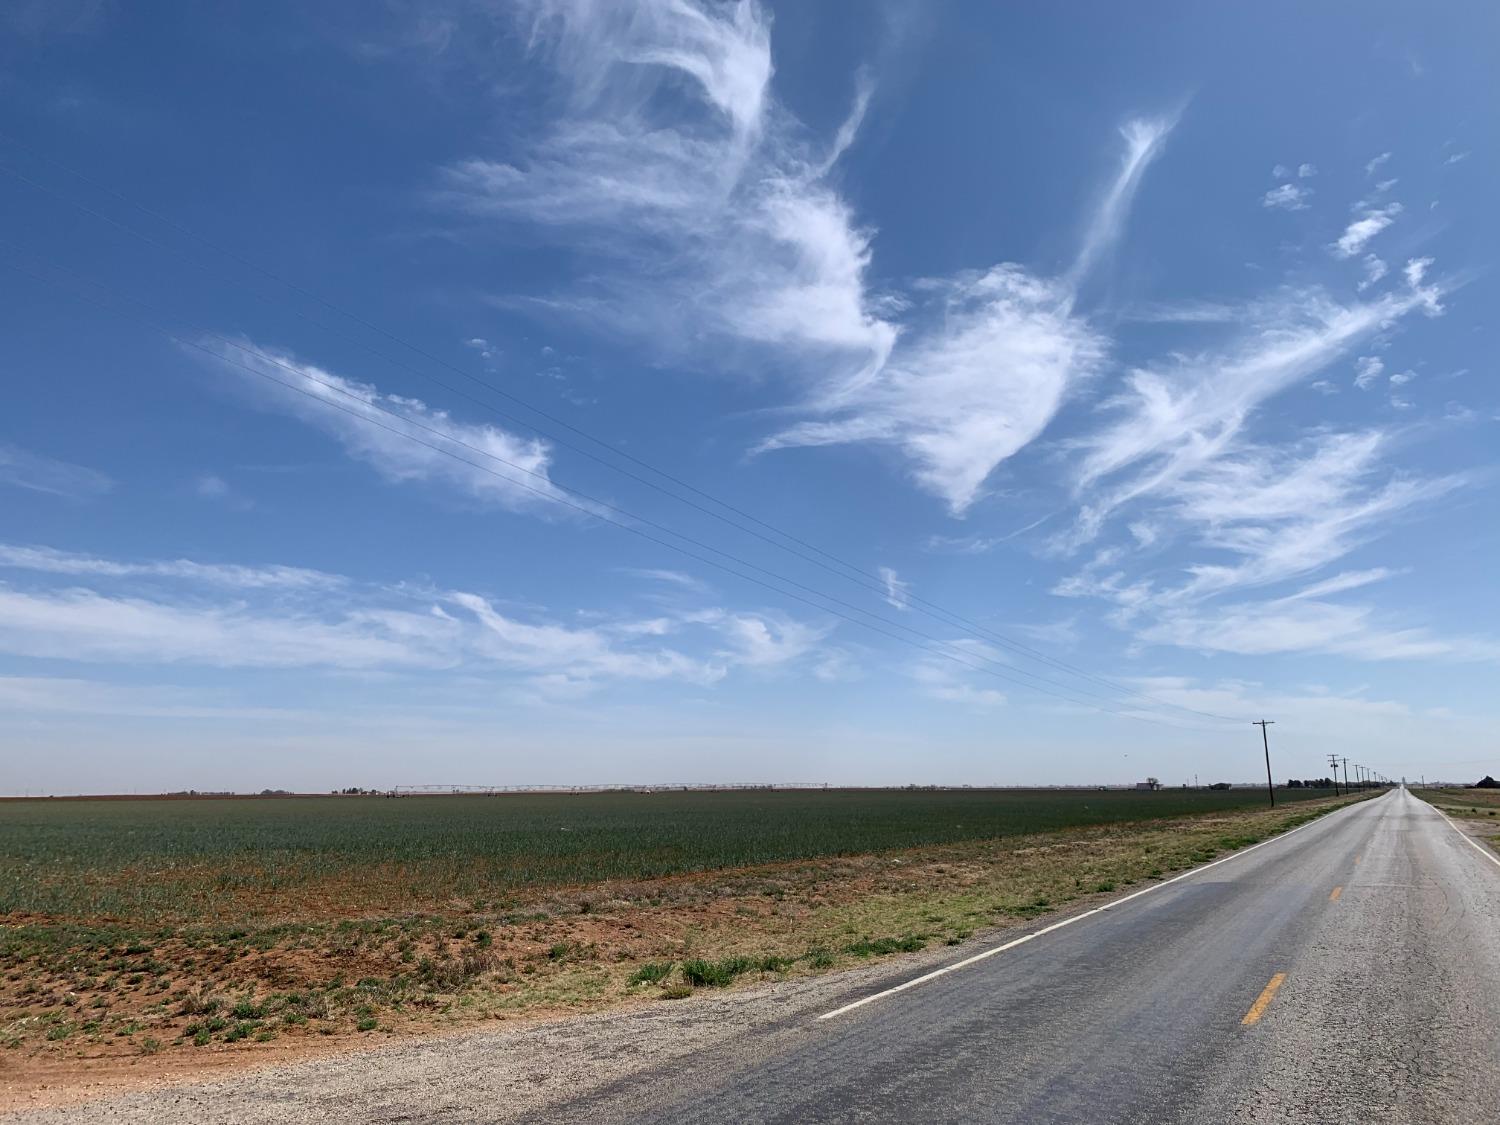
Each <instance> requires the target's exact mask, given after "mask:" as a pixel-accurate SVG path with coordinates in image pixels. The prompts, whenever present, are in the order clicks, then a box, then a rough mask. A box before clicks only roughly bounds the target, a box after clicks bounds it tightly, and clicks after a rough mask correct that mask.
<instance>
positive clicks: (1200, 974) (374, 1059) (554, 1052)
mask: <svg viewBox="0 0 1500 1125" xmlns="http://www.w3.org/2000/svg"><path fill="white" fill-rule="evenodd" d="M1028 932H1029V933H1030V934H1032V935H1034V936H1032V937H1031V938H1029V939H1028V940H1023V941H1021V942H1020V943H1016V941H1015V938H1016V936H1017V935H1016V934H1015V933H1014V932H1011V933H1007V934H1003V935H999V936H998V937H997V938H996V939H995V942H994V943H993V944H992V945H991V946H989V947H979V948H978V949H977V950H976V949H975V948H973V947H966V948H965V949H963V950H960V951H950V956H949V957H948V958H947V960H946V961H943V960H930V961H929V962H928V963H926V964H924V965H923V966H921V967H919V968H917V969H912V968H910V967H909V966H906V967H901V966H898V967H895V969H894V970H893V971H887V972H884V973H869V972H866V973H855V974H844V975H843V976H842V977H833V978H824V979H823V980H820V981H816V982H795V981H794V982H786V983H784V984H779V985H776V986H773V987H774V993H773V994H774V996H775V998H776V999H775V1001H774V1003H771V1004H770V1005H769V1007H768V1004H767V1002H766V1001H765V1000H760V1001H756V1000H754V999H753V998H747V999H742V1000H739V1001H735V1000H731V999H730V998H729V997H724V998H722V999H717V998H716V1000H715V1001H711V1002H709V1003H705V1004H696V1003H695V1004H683V1005H677V1006H667V1005H655V1006H653V1007H652V1008H651V1009H647V1010H643V1011H638V1012H627V1013H623V1014H619V1015H614V1016H611V1017H609V1018H605V1019H593V1020H589V1021H577V1022H576V1023H575V1024H574V1026H573V1029H572V1030H571V1031H567V1030H563V1031H559V1030H558V1028H560V1027H566V1025H554V1027H553V1029H552V1030H550V1031H548V1032H547V1033H546V1036H547V1038H546V1040H545V1043H544V1044H542V1045H541V1046H539V1045H538V1043H537V1042H535V1041H534V1040H535V1039H536V1034H535V1033H531V1032H521V1033H510V1034H509V1035H507V1034H504V1033H488V1034H486V1035H483V1036H474V1037H468V1038H454V1039H449V1040H447V1041H441V1042H439V1043H437V1044H428V1045H423V1046H417V1047H412V1046H405V1047H398V1048H393V1049H391V1050H389V1051H381V1052H372V1053H369V1054H366V1055H361V1056H355V1057H350V1058H344V1059H338V1060H321V1061H319V1062H316V1063H305V1064H301V1065H300V1066H295V1067H286V1068H281V1069H278V1070H276V1071H274V1072H269V1073H267V1072H262V1074H261V1075H259V1076H256V1075H247V1076H242V1078H241V1079H240V1080H239V1081H229V1082H220V1083H214V1084H202V1085H199V1086H195V1087H192V1088H190V1089H189V1090H187V1091H182V1090H178V1091H160V1092H153V1093H147V1094H136V1095H131V1096H129V1097H126V1098H120V1099H116V1100H114V1101H112V1102H104V1103H94V1104H92V1105H86V1106H80V1107H77V1108H75V1109H72V1110H65V1111H53V1112H49V1113H46V1114H38V1115H36V1120H38V1121H42V1120H46V1121H54V1120H55V1121H69V1122H72V1121H84V1120H88V1121H111V1120H114V1121H145V1120H163V1121H166V1120H202V1121H225V1122H260V1121H273V1120H274V1121H333V1120H345V1121H353V1120H359V1121H388V1122H395V1121H401V1122H410V1123H435V1122H444V1123H450V1122H500V1121H521V1120H524V1121H527V1122H535V1123H550V1122H583V1121H587V1122H591V1123H598V1125H614V1123H626V1122H631V1123H635V1122H653V1123H657V1122H660V1123H684V1125H685V1123H688V1122H692V1123H704V1125H712V1123H723V1125H731V1123H733V1125H744V1123H749V1122H784V1123H788V1125H791V1123H798V1125H804V1123H819V1122H935V1121H945V1122H946V1121H973V1122H1026V1123H1028V1125H1034V1123H1046V1122H1070V1123H1071V1122H1084V1123H1095V1122H1142V1123H1145V1122H1150V1123H1163V1122H1184V1123H1186V1122H1216V1123H1217V1122H1277V1123H1280V1122H1308V1123H1312V1122H1317V1123H1319V1125H1327V1123H1337V1122H1351V1123H1352V1122H1360V1123H1370V1122H1411V1123H1423V1125H1433V1123H1448V1122H1452V1123H1468V1122H1473V1123H1476V1125H1478V1123H1484V1125H1493V1123H1494V1122H1496V1121H1500V861H1497V860H1496V859H1495V858H1494V856H1493V854H1492V853H1490V852H1489V851H1488V849H1485V848H1483V847H1481V846H1479V845H1476V844H1475V843H1474V842H1473V841H1472V840H1471V839H1469V838H1468V837H1467V836H1466V835H1465V834H1464V833H1462V832H1461V831H1460V830H1459V829H1458V828H1456V827H1455V826H1454V825H1453V824H1451V823H1449V822H1448V821H1446V820H1445V819H1444V818H1443V817H1442V816H1441V815H1440V814H1439V813H1438V812H1437V811H1436V810H1434V809H1433V808H1432V807H1431V806H1430V805H1428V804H1426V803H1425V802H1422V801H1420V800H1418V799H1417V798H1415V797H1413V796H1412V795H1411V794H1410V793H1408V792H1407V791H1405V790H1404V789H1403V790H1396V791H1393V792H1391V793H1389V794H1386V795H1385V796H1382V797H1380V798H1377V799H1374V800H1371V801H1366V802H1363V803H1361V804H1358V805H1355V806H1352V807H1350V808H1347V809H1343V810H1340V811H1339V812H1336V813H1333V814H1331V815H1329V816H1327V817H1324V818H1322V819H1320V820H1317V821H1315V822H1313V823H1311V824H1309V825H1307V826H1305V827H1303V828H1301V829H1299V830H1297V831H1295V832H1293V833H1289V834H1287V835H1285V836H1280V837H1277V838H1274V839H1273V840H1270V841H1268V842H1266V843H1264V844H1261V845H1258V846H1257V847H1255V848H1251V849H1247V850H1246V851H1244V852H1240V853H1236V854H1234V855H1232V856H1230V857H1228V858H1226V859H1224V860H1221V861H1219V862H1217V863H1215V864H1211V865H1209V866H1207V867H1205V868H1201V869H1199V870H1197V871H1195V872H1193V873H1190V874H1188V875H1186V876H1183V877H1180V878H1178V879H1175V880H1172V881H1170V882H1169V883H1166V884H1158V885H1154V886H1153V887H1151V888H1150V889H1149V890H1147V891H1145V892H1142V893H1138V894H1136V895H1133V896H1131V897H1130V898H1128V899H1127V900H1121V901H1117V902H1116V903H1114V904H1112V905H1110V906H1109V907H1108V908H1106V909H1103V910H1095V911H1091V912H1088V913H1085V914H1081V915H1075V916H1073V918H1072V919H1071V920H1069V919H1063V920H1062V921H1061V922H1060V923H1059V922H1057V921H1052V922H1048V923H1045V924H1043V923H1039V924H1038V925H1037V926H1036V927H1033V928H1032V929H1031V930H1030V931H1028ZM976 952H977V954H978V955H977V956H976ZM935 969H947V970H949V971H944V972H941V973H937V974H936V975H932V974H933V971H934V970H935ZM764 991H767V992H768V993H770V992H771V990H764ZM712 1003H717V1004H719V1005H720V1008H719V1009H718V1011H719V1013H720V1014H719V1016H717V1017H714V1018H713V1019H710V1017H709V1015H706V1014H700V1015H699V1016H697V1017H693V1016H689V1015H682V1014H680V1013H686V1012H688V1011H689V1010H690V1009H694V1008H699V1009H701V1010H702V1012H703V1013H710V1012H711V1011H713V1009H711V1008H710V1004H712ZM736 1005H738V1006H736ZM757 1005H758V1006H757ZM664 1008H665V1009H668V1011H667V1012H666V1013H665V1014H664V1013H663V1011H662V1009H664ZM724 1013H727V1015H726V1014H724ZM695 1018H696V1019H699V1020H701V1021H706V1022H703V1023H702V1027H703V1029H704V1030H703V1035H704V1040H703V1041H702V1042H701V1043H700V1044H699V1045H697V1046H696V1047H693V1046H692V1044H690V1043H688V1042H687V1039H690V1038H691V1036H692V1034H693V1029H694V1026H695V1025H694V1023H693V1020H694V1019H695ZM671 1021H676V1022H675V1023H674V1022H671ZM528 1035H531V1036H532V1040H528V1039H527V1038H526V1036H528ZM664 1035H665V1036H666V1037H668V1038H673V1039H676V1040H678V1042H676V1043H673V1044H669V1045H668V1046H667V1047H662V1048H655V1049H653V1048H651V1047H650V1046H649V1044H650V1043H651V1042H653V1041H654V1040H660V1039H662V1038H663V1036H664ZM637 1055H638V1056H640V1057H639V1058H637V1057H636V1056H637ZM570 1056H571V1057H570ZM606 1057H607V1058H608V1060H609V1065H607V1066H606V1065H602V1064H600V1062H599V1060H600V1059H601V1058H606ZM518 1060H519V1061H518ZM575 1060H576V1066H575ZM528 1068H530V1070H531V1073H530V1075H529V1078H530V1080H531V1082H532V1084H533V1085H535V1086H536V1087H538V1088H541V1089H542V1090H543V1094H541V1095H537V1094H535V1093H534V1092H528V1090H527V1089H526V1079H527V1078H528V1075H527V1074H526V1073H525V1072H526V1071H527V1069H528ZM538 1068H542V1070H543V1071H545V1072H539V1070H538ZM554 1071H558V1072H561V1079H560V1080H559V1075H558V1074H556V1073H553V1072H554Z"/></svg>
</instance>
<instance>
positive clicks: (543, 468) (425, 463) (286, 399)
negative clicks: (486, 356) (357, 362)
mask: <svg viewBox="0 0 1500 1125" xmlns="http://www.w3.org/2000/svg"><path fill="white" fill-rule="evenodd" d="M200 346H201V348H202V349H203V350H204V351H206V352H209V353H211V355H212V356H213V357H216V358H217V359H219V360H221V361H222V363H221V364H219V365H215V367H214V370H216V371H218V372H220V373H221V374H222V375H223V376H224V377H225V378H228V379H232V380H234V383H235V385H237V386H239V387H241V388H242V389H244V390H245V391H246V392H248V393H250V394H251V395H252V399H253V401H254V402H256V403H257V404H258V405H260V406H262V407H263V408H266V407H268V408H271V409H275V410H279V411H282V412H284V413H287V414H290V415H291V416H293V417H295V418H298V419H300V420H302V421H303V422H306V423H308V424H309V425H312V426H315V427H317V428H318V429H320V430H322V431H323V432H325V433H327V434H328V435H330V436H331V437H333V438H334V439H335V440H336V441H337V442H338V443H339V444H340V445H341V446H342V447H343V449H344V451H345V452H346V453H347V454H348V455H349V456H351V457H353V458H355V459H356V460H358V461H363V462H364V463H366V464H368V465H370V466H371V467H372V468H374V469H375V470H376V471H377V472H379V473H380V474H381V475H382V476H383V477H385V478H386V479H387V480H390V481H393V482H398V483H401V482H408V481H427V482H433V483H437V484H442V485H447V486H449V487H454V488H457V489H458V490H460V491H461V492H462V493H464V494H465V495H467V496H469V497H471V498H473V499H475V500H479V501H484V502H488V503H494V504H498V505H500V506H501V507H505V508H509V509H512V510H518V511H519V510H529V511H544V512H545V511H549V510H550V511H561V509H559V508H555V507H553V506H552V505H551V503H550V502H551V501H555V500H559V499H561V498H562V497H563V495H564V494H563V492H562V491H561V490H559V489H558V488H557V487H556V486H555V485H554V484H553V483H552V481H551V478H550V476H549V475H548V474H549V472H550V470H551V465H552V447H551V445H550V443H548V442H546V441H543V440H541V439H539V438H523V437H520V436H518V435H516V434H513V433H510V432H509V431H507V430H502V429H500V428H499V427H498V426H491V425H487V424H484V423H472V422H461V421H459V420H458V419H456V418H454V417H453V416H452V415H451V414H449V413H448V412H447V411H445V410H440V409H437V408H436V407H432V406H429V405H427V404H426V403H425V402H423V401H421V400H420V399H415V398H408V397H405V396H403V395H397V394H390V393H387V392H384V391H381V390H380V389H379V388H378V387H375V386H374V385H372V384H370V383H363V382H359V381H357V380H353V379H346V378H344V377H343V376H341V375H336V374H334V373H333V372H331V371H325V370H323V369H322V368H320V367H317V366H316V365H314V364H311V363H306V362H304V361H302V360H300V359H298V358H297V357H296V356H293V355H291V354H290V353H287V352H283V351H280V350H278V349H275V348H269V347H261V346H259V345H254V344H251V343H249V342H246V343H244V344H243V345H231V344H228V343H225V342H223V341H222V340H220V339H218V338H206V339H205V340H204V341H203V342H202V343H201V345H200ZM257 376H258V377H257ZM570 503H576V504H579V505H580V506H583V507H586V506H587V505H586V503H584V502H582V501H570Z"/></svg>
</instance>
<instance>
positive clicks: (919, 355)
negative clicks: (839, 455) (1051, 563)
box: [760, 119, 1173, 515]
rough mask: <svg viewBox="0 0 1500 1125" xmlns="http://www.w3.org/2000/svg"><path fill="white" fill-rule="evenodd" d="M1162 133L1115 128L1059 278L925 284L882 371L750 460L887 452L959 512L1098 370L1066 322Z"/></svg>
mask: <svg viewBox="0 0 1500 1125" xmlns="http://www.w3.org/2000/svg"><path fill="white" fill-rule="evenodd" d="M1172 124H1173V123H1172V121H1171V120H1169V119H1151V120H1146V119H1141V120H1133V121H1130V122H1127V123H1126V125H1125V126H1124V128H1123V129H1122V131H1121V132H1122V136H1123V139H1124V141H1125V151H1124V154H1123V156H1122V158H1121V163H1120V166H1119V168H1118V170H1117V172H1116V174H1115V177H1114V179H1113V180H1112V182H1111V183H1110V185H1109V187H1108V189H1107V190H1106V191H1105V193H1104V196H1103V198H1102V200H1101V202H1100V204H1099V207H1098V209H1097V211H1096V212H1095V214H1094V216H1093V218H1092V219H1091V221H1090V222H1089V223H1088V225H1087V228H1086V231H1085V234H1084V238H1083V243H1082V245H1081V247H1080V249H1079V252H1078V255H1077V258H1076V259H1075V261H1074V263H1073V265H1072V266H1071V267H1070V269H1069V270H1068V271H1066V273H1065V274H1064V275H1063V276H1062V277H1061V278H1058V279H1049V278H1045V277H1040V276H1037V275H1036V274H1034V273H1032V272H1031V271H1029V270H1027V269H1025V268H1024V267H1022V266H1020V265H1017V264H1015V263H1006V264H1002V265H997V266H995V267H993V268H992V269H990V270H988V271H985V272H982V273H971V274H965V275H961V276H958V277H955V278H951V279H946V280H942V281H929V282H927V283H926V285H925V286H924V290H925V293H926V295H928V297H929V300H928V301H926V302H923V303H922V304H920V305H919V306H918V308H917V311H918V312H919V313H920V314H922V316H919V317H915V318H911V319H912V320H914V321H915V323H912V324H911V325H910V328H909V331H908V332H907V333H906V334H905V335H903V337H902V338H901V340H900V341H899V342H898V343H897V346H896V348H895V349H894V351H893V353H892V355H891V357H890V359H889V361H888V362H887V363H886V364H885V365H884V367H883V368H882V369H880V370H879V371H877V372H875V373H874V374H873V376H871V377H870V378H868V379H866V380H864V381H862V382H860V383H859V384H857V385H856V386H854V387H853V388H851V389H848V390H844V391H841V392H840V393H837V394H833V395H827V396H825V397H824V398H822V399H821V400H818V401H815V402H814V403H813V404H812V405H813V406H814V407H815V408H816V409H817V410H818V411H819V412H820V413H823V414H826V415H828V416H829V417H828V418H827V419H826V420H815V421H806V422H801V423H798V424H796V425H794V426H791V427H789V428H788V429H786V430H783V431H782V432H781V433H779V434H776V435H775V436H773V437H771V438H770V439H768V440H767V441H766V442H764V443H763V444H762V445H761V447H760V448H761V449H763V450H764V449H784V448H787V447H791V446H811V445H832V444H843V443H850V442H877V443H883V444H889V445H894V446H896V447H898V448H900V449H901V450H902V451H903V452H904V453H905V455H906V456H907V458H908V459H909V460H910V461H911V462H912V465H913V469H912V472H913V476H914V477H915V479H916V480H917V482H918V483H919V484H920V485H922V486H923V487H924V488H925V489H926V490H927V491H929V492H931V493H933V494H935V495H937V496H939V497H940V498H942V499H943V500H944V501H945V502H946V504H947V506H948V508H949V511H950V512H952V513H953V514H954V515H962V514H963V513H964V512H966V511H967V510H968V509H969V508H970V507H971V506H972V505H973V504H974V502H975V501H976V500H977V499H979V497H980V496H981V495H982V489H983V486H984V483H985V481H986V480H988V478H989V476H990V474H991V473H993V472H994V470H995V468H996V466H998V465H1000V464H1001V463H1002V462H1004V461H1006V460H1008V459H1009V458H1011V457H1013V456H1014V455H1015V454H1016V453H1018V452H1019V451H1020V450H1022V449H1024V448H1026V447H1027V446H1028V445H1030V444H1031V443H1032V442H1033V441H1035V440H1036V439H1037V438H1038V437H1039V436H1040V435H1041V434H1042V432H1043V431H1044V430H1045V429H1046V428H1047V426H1048V425H1049V424H1050V423H1051V421H1052V419H1053V418H1054V417H1056V415H1057V413H1058V411H1059V410H1060V409H1061V408H1062V406H1063V403H1064V402H1065V401H1066V399H1067V397H1068V395H1069V394H1070V393H1071V392H1073V391H1074V390H1076V389H1077V388H1078V386H1079V385H1080V384H1082V383H1083V382H1085V381H1086V380H1088V379H1089V378H1090V377H1091V376H1093V375H1094V374H1095V373H1096V372H1097V371H1098V370H1099V369H1100V367H1101V365H1102V363H1103V361H1104V359H1105V357H1106V355H1107V353H1108V349H1109V341H1108V339H1107V338H1106V337H1105V336H1104V335H1103V334H1102V333H1101V332H1100V331H1099V330H1098V329H1096V328H1095V327H1094V326H1093V325H1092V324H1090V323H1089V321H1088V320H1087V319H1086V318H1085V317H1083V316H1081V315H1080V314H1079V313H1077V312H1076V311H1075V305H1076V303H1077V299H1078V293H1079V287H1080V286H1081V285H1082V284H1083V282H1084V281H1085V280H1086V278H1087V276H1088V274H1089V272H1090V271H1091V270H1093V269H1094V268H1095V267H1096V266H1097V264H1098V262H1099V261H1100V260H1101V258H1102V256H1103V255H1104V254H1105V253H1106V252H1107V251H1108V249H1109V247H1110V246H1112V245H1113V244H1114V243H1115V242H1116V241H1117V240H1118V238H1119V237H1120V231H1121V228H1122V226H1123V224H1124V221H1125V215H1126V213H1127V209H1128V207H1129V203H1130V200H1131V198H1132V197H1133V195H1134V193H1135V191H1136V189H1137V187H1138V186H1139V183H1140V180H1141V177H1142V175H1143V174H1144V172H1145V170H1146V168H1147V166H1148V165H1149V164H1150V162H1151V160H1152V159H1154V158H1155V156H1156V155H1157V154H1158V153H1159V152H1160V150H1161V146H1162V145H1163V143H1164V142H1165V139H1166V137H1167V135H1168V133H1169V132H1170V130H1171V128H1172Z"/></svg>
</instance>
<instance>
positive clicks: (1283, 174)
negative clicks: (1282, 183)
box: [1271, 164, 1292, 180]
mask: <svg viewBox="0 0 1500 1125" xmlns="http://www.w3.org/2000/svg"><path fill="white" fill-rule="evenodd" d="M1291 174H1292V170H1291V169H1290V168H1288V167H1287V166H1286V165H1285V164H1277V165H1275V166H1274V167H1273V168H1272V169H1271V178H1272V179H1273V180H1284V179H1286V178H1287V177H1288V176H1290V175H1291Z"/></svg>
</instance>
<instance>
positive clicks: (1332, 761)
mask: <svg viewBox="0 0 1500 1125" xmlns="http://www.w3.org/2000/svg"><path fill="white" fill-rule="evenodd" d="M1328 768H1329V769H1331V770H1332V771H1333V795H1334V796H1335V797H1338V796H1340V795H1341V794H1340V792H1339V756H1338V755H1337V754H1330V755H1328Z"/></svg>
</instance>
